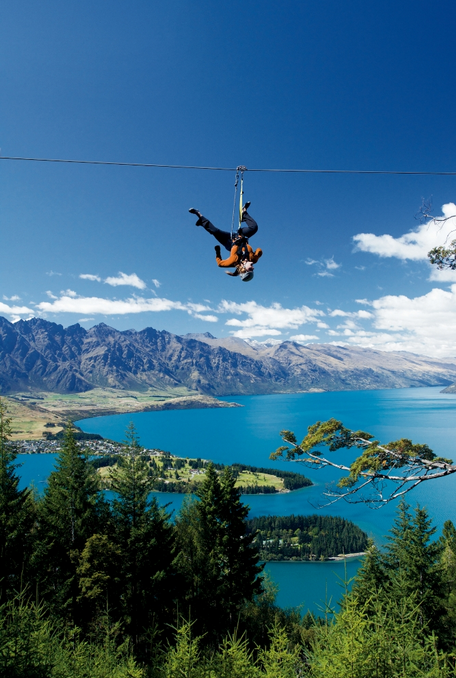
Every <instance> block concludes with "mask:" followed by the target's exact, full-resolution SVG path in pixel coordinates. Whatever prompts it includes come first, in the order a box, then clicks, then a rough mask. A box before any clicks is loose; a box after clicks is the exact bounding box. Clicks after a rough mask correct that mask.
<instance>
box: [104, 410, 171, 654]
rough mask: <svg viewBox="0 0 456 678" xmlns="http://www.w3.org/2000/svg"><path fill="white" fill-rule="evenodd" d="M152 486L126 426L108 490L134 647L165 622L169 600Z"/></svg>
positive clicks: (163, 539)
mask: <svg viewBox="0 0 456 678" xmlns="http://www.w3.org/2000/svg"><path fill="white" fill-rule="evenodd" d="M153 482H154V478H153V477H151V476H150V474H149V466H148V464H147V462H146V461H145V459H144V457H143V455H142V454H141V447H140V445H139V440H138V438H137V436H136V431H135V428H134V425H133V424H130V425H129V427H128V429H127V434H126V443H125V448H124V455H123V456H122V458H121V460H120V461H119V464H118V466H117V468H115V469H114V470H113V471H112V474H111V488H112V490H113V491H114V492H115V498H114V500H113V502H112V513H113V518H114V522H115V530H116V533H115V541H116V543H117V545H118V547H119V549H120V553H121V563H122V565H121V570H120V582H121V589H122V601H121V604H122V614H123V618H124V621H125V623H126V627H127V630H128V632H129V633H130V635H131V637H132V638H133V642H134V643H135V644H136V645H138V643H139V642H140V641H141V639H142V637H143V635H144V633H145V631H146V630H147V629H148V628H149V627H151V626H152V625H153V624H156V623H160V624H162V623H163V622H164V621H165V620H164V616H165V614H166V612H167V608H168V607H170V606H172V599H173V591H172V585H173V584H172V580H173V570H172V562H173V559H174V553H173V545H174V535H173V528H172V526H171V524H170V523H169V515H168V514H167V513H166V510H164V509H162V508H160V507H159V506H158V503H157V500H156V499H155V498H152V497H151V496H150V495H151V492H152V488H153Z"/></svg>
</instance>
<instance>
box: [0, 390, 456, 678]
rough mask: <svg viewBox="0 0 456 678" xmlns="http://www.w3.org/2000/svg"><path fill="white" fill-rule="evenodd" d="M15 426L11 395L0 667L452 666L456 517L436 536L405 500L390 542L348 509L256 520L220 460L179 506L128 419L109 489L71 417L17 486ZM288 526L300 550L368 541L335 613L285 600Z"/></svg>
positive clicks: (334, 671)
mask: <svg viewBox="0 0 456 678" xmlns="http://www.w3.org/2000/svg"><path fill="white" fill-rule="evenodd" d="M10 437H11V422H10V420H9V418H8V416H7V413H6V411H5V408H4V406H3V404H1V401H0V675H1V676H5V678H48V677H49V678H111V677H113V678H127V677H129V678H184V677H185V678H261V677H264V678H266V677H267V678H297V677H304V676H309V678H336V677H337V678H364V677H366V678H368V677H369V678H371V677H372V678H395V677H404V678H405V677H407V678H415V677H416V678H418V677H425V676H426V677H428V678H446V677H447V676H454V675H456V529H455V527H454V525H453V523H452V522H451V521H449V520H448V521H447V522H446V523H445V525H444V529H443V533H442V535H441V536H440V537H438V538H437V536H436V528H435V527H434V526H433V525H432V520H431V517H430V516H429V515H428V513H427V511H426V510H425V509H424V508H422V507H420V506H416V507H410V506H408V505H407V504H406V503H405V502H402V503H400V504H399V506H398V509H397V514H396V518H395V521H394V525H393V527H392V529H391V531H390V534H389V537H388V541H387V543H386V546H385V547H383V548H379V547H378V546H376V545H374V544H373V543H371V542H369V543H368V544H367V542H366V537H365V535H364V533H362V532H361V530H359V529H358V528H355V526H353V525H352V524H349V522H348V521H344V520H342V519H334V518H332V519H330V520H329V521H328V520H323V519H321V517H320V516H316V517H315V516H292V517H291V518H292V521H291V523H290V517H288V518H277V517H270V518H262V519H256V520H253V521H248V508H247V507H246V506H245V505H244V504H243V503H242V501H241V496H240V491H239V489H238V488H236V487H235V477H234V474H233V473H232V472H231V471H230V470H229V469H228V468H223V469H222V470H217V469H215V468H214V466H213V465H208V467H207V469H206V472H205V476H204V480H203V482H201V483H200V485H199V487H198V490H197V494H198V496H197V498H191V497H190V496H189V497H188V498H186V500H185V501H184V504H183V508H182V509H181V510H180V512H179V513H178V514H177V515H174V516H171V515H170V513H169V512H168V511H167V509H166V508H163V507H160V506H159V505H158V503H157V501H156V499H154V495H153V493H151V489H152V483H153V478H151V476H150V473H149V466H148V465H147V463H146V462H145V460H144V459H143V456H142V455H141V454H140V453H139V451H140V449H141V448H140V444H139V441H138V439H137V436H136V433H135V430H134V427H133V426H132V425H131V426H130V427H129V428H128V430H127V433H126V441H125V454H124V455H123V456H122V457H121V458H120V460H119V461H118V463H117V464H116V467H115V469H114V470H113V472H112V473H113V475H112V482H111V491H110V494H109V496H108V497H107V496H106V493H105V492H104V491H103V490H102V488H101V486H100V480H99V474H97V472H96V469H95V467H94V465H93V464H91V463H90V461H89V459H88V458H87V456H86V454H85V453H84V451H83V450H82V448H81V447H80V446H79V445H78V444H77V442H76V440H75V438H74V435H73V430H72V427H71V425H69V426H68V427H67V429H66V432H65V439H64V444H63V445H62V448H61V451H60V454H59V457H58V461H57V465H56V468H55V470H54V471H53V472H52V473H51V475H50V477H49V482H48V484H47V486H46V488H45V490H44V492H43V494H42V495H38V493H36V492H35V491H34V490H33V488H32V489H20V487H19V475H18V460H17V453H16V451H15V448H14V445H13V444H12V443H11V441H10ZM287 521H288V522H287ZM290 530H291V532H292V533H290ZM268 535H269V536H268ZM287 535H288V537H289V540H288V545H289V547H290V549H296V547H295V546H292V544H298V545H301V546H304V545H306V544H310V546H311V550H312V551H314V552H315V554H318V551H317V546H318V543H319V542H318V540H319V539H320V540H321V539H323V536H325V539H326V540H327V541H334V540H335V539H336V536H337V535H339V537H341V536H342V542H343V544H342V546H343V548H345V549H346V550H347V551H348V550H352V549H355V550H366V555H365V558H364V561H363V565H362V566H361V568H360V570H359V571H358V575H357V577H356V578H355V581H354V582H345V585H344V586H343V587H341V596H340V601H339V602H340V606H339V607H338V608H337V610H335V609H331V608H330V607H329V606H328V607H327V609H324V608H322V610H321V614H320V615H319V616H317V617H315V616H312V615H310V614H303V610H301V609H288V610H284V609H281V608H280V607H278V606H277V604H276V602H275V597H276V593H277V591H276V588H275V585H274V583H273V582H272V581H271V580H270V579H268V577H267V576H266V575H265V574H264V572H263V564H262V559H263V558H264V554H263V553H262V551H264V548H263V546H264V544H262V545H261V548H260V551H261V553H260V552H259V549H258V544H259V540H260V541H262V542H263V541H264V542H267V541H268V540H271V543H272V541H274V540H276V542H277V543H278V542H279V541H280V540H282V542H283V541H284V540H285V542H286V541H287ZM263 537H264V538H263ZM293 540H294V541H293ZM325 548H326V547H325ZM341 550H343V549H341ZM325 553H326V552H325V551H324V549H323V547H322V550H321V553H320V555H323V556H325ZM349 584H350V586H349Z"/></svg>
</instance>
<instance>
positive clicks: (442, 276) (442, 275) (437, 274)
mask: <svg viewBox="0 0 456 678" xmlns="http://www.w3.org/2000/svg"><path fill="white" fill-rule="evenodd" d="M429 280H431V281H432V282H440V283H444V282H451V283H456V271H452V270H451V269H448V268H446V269H444V270H443V271H440V270H439V269H438V268H437V266H431V275H430V276H429Z"/></svg>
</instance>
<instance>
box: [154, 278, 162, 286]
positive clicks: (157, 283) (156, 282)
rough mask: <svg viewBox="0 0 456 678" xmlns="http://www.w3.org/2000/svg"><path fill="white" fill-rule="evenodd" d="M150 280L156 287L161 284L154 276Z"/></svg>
mask: <svg viewBox="0 0 456 678" xmlns="http://www.w3.org/2000/svg"><path fill="white" fill-rule="evenodd" d="M152 282H153V284H154V285H155V287H157V288H158V287H160V286H161V282H160V281H159V280H156V279H155V278H152Z"/></svg>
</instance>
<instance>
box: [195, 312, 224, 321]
mask: <svg viewBox="0 0 456 678" xmlns="http://www.w3.org/2000/svg"><path fill="white" fill-rule="evenodd" d="M191 315H192V316H193V317H194V318H198V320H207V322H208V323H218V318H217V316H216V315H202V314H201V313H193V312H192V313H191Z"/></svg>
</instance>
